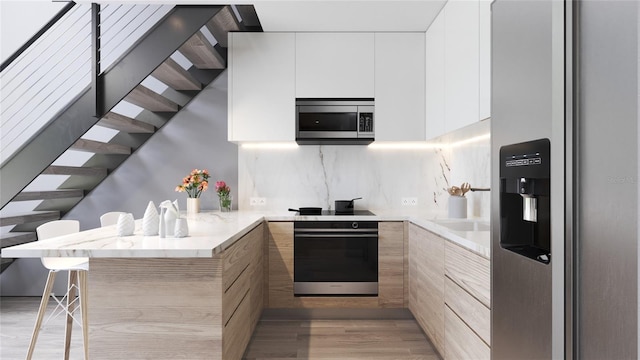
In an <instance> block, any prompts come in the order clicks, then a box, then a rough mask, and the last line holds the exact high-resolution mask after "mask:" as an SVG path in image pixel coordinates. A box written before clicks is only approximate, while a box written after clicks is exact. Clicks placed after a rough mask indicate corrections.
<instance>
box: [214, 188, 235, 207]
mask: <svg viewBox="0 0 640 360" xmlns="http://www.w3.org/2000/svg"><path fill="white" fill-rule="evenodd" d="M216 192H217V193H218V198H219V199H220V211H231V199H232V198H231V195H230V193H231V188H230V187H229V186H228V185H227V184H226V183H225V182H224V181H216Z"/></svg>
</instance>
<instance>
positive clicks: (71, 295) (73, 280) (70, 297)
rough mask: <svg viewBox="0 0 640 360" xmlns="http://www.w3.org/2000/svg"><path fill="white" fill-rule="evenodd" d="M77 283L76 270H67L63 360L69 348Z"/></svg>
mask: <svg viewBox="0 0 640 360" xmlns="http://www.w3.org/2000/svg"><path fill="white" fill-rule="evenodd" d="M77 283H78V271H77V270H69V282H68V284H67V289H69V290H68V294H67V310H68V312H67V322H66V323H65V325H64V332H65V334H64V360H69V349H70V348H71V330H72V329H73V317H72V316H71V314H73V311H74V310H75V308H76V302H75V299H76V287H75V286H74V285H75V284H77Z"/></svg>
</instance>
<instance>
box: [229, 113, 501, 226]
mask: <svg viewBox="0 0 640 360" xmlns="http://www.w3.org/2000/svg"><path fill="white" fill-rule="evenodd" d="M489 121H490V120H485V121H482V122H478V123H476V124H473V125H471V126H469V127H467V128H463V129H461V130H458V131H455V132H453V133H450V134H447V135H444V136H442V137H440V138H437V139H434V140H432V141H430V142H429V143H430V144H432V145H433V146H432V147H430V148H421V149H374V148H371V147H367V146H322V145H315V146H299V147H297V148H287V149H256V148H244V147H241V148H239V153H238V194H239V202H238V208H239V209H240V210H258V211H282V210H286V209H288V208H298V207H303V206H317V207H322V208H324V209H333V207H334V201H335V200H348V199H352V198H356V197H363V199H362V200H358V201H356V203H355V205H356V207H357V208H360V209H391V210H398V211H405V210H421V211H433V212H436V213H437V214H441V215H443V214H447V210H448V201H447V199H448V197H449V196H450V195H449V193H448V192H447V188H449V187H450V186H452V185H456V186H460V185H461V184H462V183H463V182H469V183H470V184H471V185H472V186H473V187H489V185H490V179H491V173H490V149H491V146H490V140H489V139H488V138H483V139H482V140H479V141H475V142H469V143H462V142H463V141H464V140H467V139H470V138H474V137H477V136H479V135H484V134H487V133H489V126H490V124H489ZM466 196H467V199H468V211H467V213H468V214H469V217H471V218H488V217H489V214H490V196H489V193H487V192H485V193H480V192H476V193H467V195H466ZM251 197H264V198H266V199H267V205H266V206H264V207H251V206H249V200H250V198H251ZM403 197H417V198H418V206H417V207H416V209H407V207H406V206H402V203H401V199H402V198H403Z"/></svg>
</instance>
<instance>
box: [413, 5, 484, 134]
mask: <svg viewBox="0 0 640 360" xmlns="http://www.w3.org/2000/svg"><path fill="white" fill-rule="evenodd" d="M490 32H491V1H490V0H479V1H467V0H449V1H448V2H447V4H446V5H445V7H444V8H443V9H442V11H441V12H440V14H439V15H438V17H437V18H436V19H435V20H434V22H433V23H432V24H431V26H430V27H429V29H428V30H427V33H426V36H425V44H426V45H425V47H426V61H425V67H426V72H425V77H426V92H425V96H426V111H425V118H426V120H425V123H426V138H427V139H431V138H434V137H437V136H440V135H442V134H445V133H447V132H450V131H453V130H457V129H460V128H462V127H464V126H467V125H470V124H472V123H474V122H476V121H479V120H483V119H486V118H488V117H490V116H491V109H490V103H491V98H490V97H491V84H490V77H491V74H490V68H491V63H490V62H491V58H490V57H491V54H490V52H491V44H490V42H491V33H490Z"/></svg>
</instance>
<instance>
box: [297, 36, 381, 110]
mask: <svg viewBox="0 0 640 360" xmlns="http://www.w3.org/2000/svg"><path fill="white" fill-rule="evenodd" d="M295 36H296V41H295V54H296V59H295V74H296V77H295V89H296V90H295V97H298V98H373V97H374V95H375V92H374V33H297V34H295Z"/></svg>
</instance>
